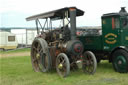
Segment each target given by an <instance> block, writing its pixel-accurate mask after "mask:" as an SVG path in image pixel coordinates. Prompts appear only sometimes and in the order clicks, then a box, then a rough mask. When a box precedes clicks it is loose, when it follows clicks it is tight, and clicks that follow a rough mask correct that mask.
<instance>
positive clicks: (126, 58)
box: [112, 49, 128, 73]
mask: <svg viewBox="0 0 128 85" xmlns="http://www.w3.org/2000/svg"><path fill="white" fill-rule="evenodd" d="M112 58H113V59H112V64H113V67H114V69H115V71H117V72H120V73H126V72H128V52H127V51H125V50H123V49H119V50H116V51H115V52H114V53H113V55H112Z"/></svg>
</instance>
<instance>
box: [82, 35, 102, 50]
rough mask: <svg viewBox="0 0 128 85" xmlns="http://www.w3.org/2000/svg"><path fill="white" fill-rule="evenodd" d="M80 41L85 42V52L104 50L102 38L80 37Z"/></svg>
mask: <svg viewBox="0 0 128 85" xmlns="http://www.w3.org/2000/svg"><path fill="white" fill-rule="evenodd" d="M79 40H80V41H81V42H83V45H84V49H85V50H102V48H103V43H101V42H102V36H80V37H79Z"/></svg>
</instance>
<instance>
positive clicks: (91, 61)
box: [82, 51, 97, 74]
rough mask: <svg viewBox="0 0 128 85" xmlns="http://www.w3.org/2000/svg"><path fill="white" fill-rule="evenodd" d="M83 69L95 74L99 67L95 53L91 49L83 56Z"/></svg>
mask: <svg viewBox="0 0 128 85" xmlns="http://www.w3.org/2000/svg"><path fill="white" fill-rule="evenodd" d="M82 68H83V71H84V72H86V73H89V74H94V73H95V72H96V68H97V61H96V57H95V55H94V54H93V53H92V52H91V51H86V52H85V53H84V54H83V56H82Z"/></svg>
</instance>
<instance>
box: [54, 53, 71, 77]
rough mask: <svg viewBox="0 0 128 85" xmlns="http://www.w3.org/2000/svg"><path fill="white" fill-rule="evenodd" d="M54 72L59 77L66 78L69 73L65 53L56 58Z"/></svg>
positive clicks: (68, 64)
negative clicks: (55, 71)
mask: <svg viewBox="0 0 128 85" xmlns="http://www.w3.org/2000/svg"><path fill="white" fill-rule="evenodd" d="M56 70H57V73H58V74H59V75H60V76H61V77H66V76H68V75H69V72H70V63H69V59H68V57H67V55H66V54H65V53H60V54H59V55H58V56H57V58H56Z"/></svg>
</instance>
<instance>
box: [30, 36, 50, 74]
mask: <svg viewBox="0 0 128 85" xmlns="http://www.w3.org/2000/svg"><path fill="white" fill-rule="evenodd" d="M31 62H32V67H33V69H34V71H36V72H39V71H41V72H47V71H48V70H49V69H50V68H51V56H50V52H49V50H48V45H47V42H46V41H45V40H44V39H42V38H36V39H35V40H34V41H33V43H32V46H31Z"/></svg>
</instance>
